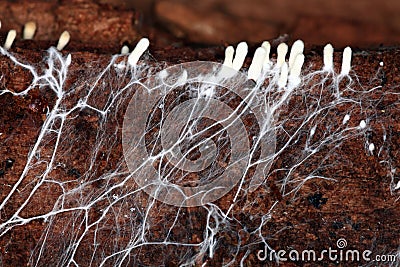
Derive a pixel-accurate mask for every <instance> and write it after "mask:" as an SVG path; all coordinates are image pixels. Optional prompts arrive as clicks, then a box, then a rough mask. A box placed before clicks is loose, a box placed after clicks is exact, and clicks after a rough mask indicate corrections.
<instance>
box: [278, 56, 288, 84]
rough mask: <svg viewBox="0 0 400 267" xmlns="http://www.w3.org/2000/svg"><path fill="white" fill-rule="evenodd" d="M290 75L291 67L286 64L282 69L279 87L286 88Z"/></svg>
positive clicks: (284, 63) (283, 64)
mask: <svg viewBox="0 0 400 267" xmlns="http://www.w3.org/2000/svg"><path fill="white" fill-rule="evenodd" d="M288 74H289V67H288V64H287V63H286V62H283V63H282V67H281V72H280V76H279V80H278V86H279V88H283V87H285V86H286V83H287V79H288Z"/></svg>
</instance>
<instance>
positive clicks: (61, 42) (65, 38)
mask: <svg viewBox="0 0 400 267" xmlns="http://www.w3.org/2000/svg"><path fill="white" fill-rule="evenodd" d="M70 38H71V36H70V34H69V32H68V31H64V32H63V33H61V35H60V38H59V39H58V43H57V47H56V48H57V50H58V51H61V50H63V49H64V48H65V47H66V46H67V44H68V43H69V40H70Z"/></svg>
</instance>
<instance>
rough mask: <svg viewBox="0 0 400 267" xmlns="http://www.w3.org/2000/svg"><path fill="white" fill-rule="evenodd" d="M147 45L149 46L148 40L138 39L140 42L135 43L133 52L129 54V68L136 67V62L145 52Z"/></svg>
mask: <svg viewBox="0 0 400 267" xmlns="http://www.w3.org/2000/svg"><path fill="white" fill-rule="evenodd" d="M149 45H150V42H149V39H147V38H142V39H140V41H139V42H138V43H137V45H136V47H135V48H134V49H133V51H132V52H131V53H130V55H129V57H128V64H129V65H130V66H131V67H133V66H136V64H137V62H138V61H139V58H140V57H141V56H142V55H143V53H144V52H145V51H146V50H147V48H148V47H149Z"/></svg>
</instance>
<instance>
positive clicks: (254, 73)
mask: <svg viewBox="0 0 400 267" xmlns="http://www.w3.org/2000/svg"><path fill="white" fill-rule="evenodd" d="M265 55H266V51H265V49H264V48H263V47H259V48H257V50H256V52H255V53H254V57H253V61H252V62H251V65H250V67H249V71H248V77H249V79H251V80H254V81H257V80H258V78H259V77H260V74H261V72H262V69H263V64H264V59H265Z"/></svg>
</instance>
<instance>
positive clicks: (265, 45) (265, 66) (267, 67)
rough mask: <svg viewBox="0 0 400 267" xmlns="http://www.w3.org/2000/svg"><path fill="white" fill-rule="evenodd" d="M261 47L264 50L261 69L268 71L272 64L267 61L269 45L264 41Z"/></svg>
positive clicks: (269, 51)
mask: <svg viewBox="0 0 400 267" xmlns="http://www.w3.org/2000/svg"><path fill="white" fill-rule="evenodd" d="M261 47H262V48H264V50H265V58H264V64H263V69H264V70H268V69H270V68H271V64H272V63H271V60H270V59H269V54H270V53H271V44H270V43H269V42H268V41H264V42H263V43H262V44H261Z"/></svg>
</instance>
